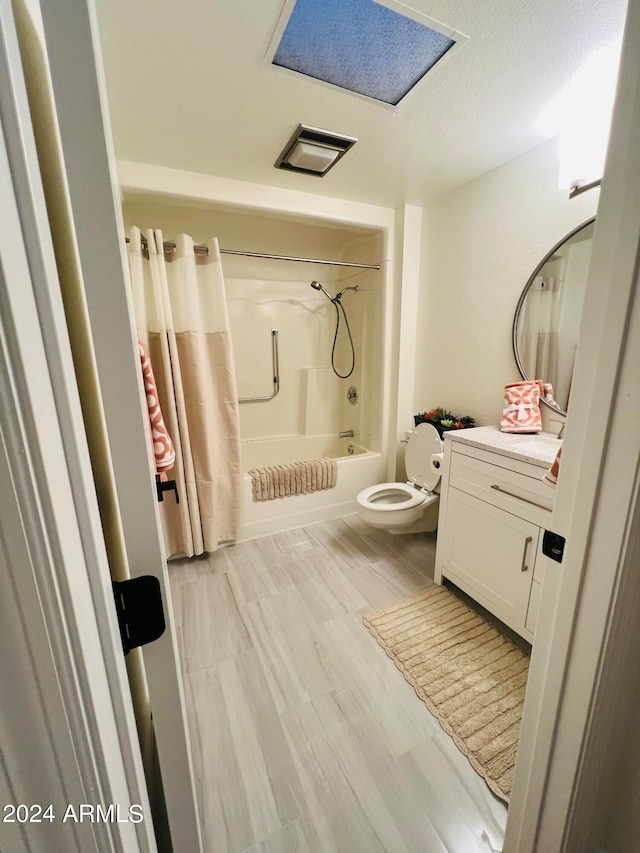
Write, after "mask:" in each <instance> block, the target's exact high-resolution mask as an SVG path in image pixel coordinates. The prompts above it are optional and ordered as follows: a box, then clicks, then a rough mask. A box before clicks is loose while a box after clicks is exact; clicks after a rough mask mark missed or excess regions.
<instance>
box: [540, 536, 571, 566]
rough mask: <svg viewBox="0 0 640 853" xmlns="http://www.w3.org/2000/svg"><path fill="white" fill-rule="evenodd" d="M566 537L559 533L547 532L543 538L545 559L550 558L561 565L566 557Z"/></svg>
mask: <svg viewBox="0 0 640 853" xmlns="http://www.w3.org/2000/svg"><path fill="white" fill-rule="evenodd" d="M565 541H566V540H565V538H564V536H560V534H559V533H554V532H553V530H545V532H544V536H543V537H542V553H543V554H544V555H545V557H550V558H551V559H552V560H555V561H556V563H561V562H562V558H563V556H564V546H565Z"/></svg>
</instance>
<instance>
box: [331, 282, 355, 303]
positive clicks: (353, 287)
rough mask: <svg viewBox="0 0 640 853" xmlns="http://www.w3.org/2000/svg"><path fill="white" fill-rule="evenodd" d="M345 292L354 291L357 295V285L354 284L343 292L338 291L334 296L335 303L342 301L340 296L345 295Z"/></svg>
mask: <svg viewBox="0 0 640 853" xmlns="http://www.w3.org/2000/svg"><path fill="white" fill-rule="evenodd" d="M347 290H355V292H356V293H357V292H358V285H357V284H355V285H353V286H352V287H345V288H344V290H341V291H340V293H336V296H335V298H336V301H337V300H340V299H342V294H343V293H346V292H347Z"/></svg>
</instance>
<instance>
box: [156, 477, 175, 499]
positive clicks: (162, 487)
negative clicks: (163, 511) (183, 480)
mask: <svg viewBox="0 0 640 853" xmlns="http://www.w3.org/2000/svg"><path fill="white" fill-rule="evenodd" d="M165 492H174V494H175V496H176V503H177V504H179V503H180V495H179V494H178V484H177V483H176V481H175V480H161V479H160V474H156V496H157V498H158V501H159V502H160V503H162V502H163V501H164V493H165Z"/></svg>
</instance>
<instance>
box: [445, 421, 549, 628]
mask: <svg viewBox="0 0 640 853" xmlns="http://www.w3.org/2000/svg"><path fill="white" fill-rule="evenodd" d="M444 445H445V450H444V473H443V477H442V484H441V490H440V492H441V494H440V515H439V524H438V545H437V551H436V568H435V580H436V583H442V581H443V578H448V579H449V580H451V581H452V582H453V583H454V584H455V585H456V586H458V587H459V588H460V589H462V590H464V592H466V593H467V594H468V595H470V596H471V597H472V598H473V599H474V600H475V601H477V602H478V603H479V604H481V605H482V606H483V607H485V608H486V609H487V610H489V611H490V612H491V613H493V614H494V615H495V616H497V617H498V619H500V620H501V621H502V622H504V623H505V624H506V625H508V626H509V627H510V628H512V629H513V630H514V631H516V632H517V633H518V634H520V635H521V636H522V637H524V638H525V639H527V640H529V642H532V641H533V638H534V633H535V626H536V620H537V616H538V607H539V604H540V593H541V590H542V583H543V580H544V574H545V571H546V570H547V569H548V570H549V571H554V570H557V568H558V567H557V564H556V563H553V561H551V560H549V559H548V558H547V557H545V556H544V555H543V553H542V535H543V533H544V530H545V528H547V529H548V528H549V526H550V522H551V510H552V509H553V501H554V497H555V489H553V488H552V487H550V486H549V485H547V484H546V483H545V482H543V480H542V476H543V474H544V473H545V471H546V470H547V469H548V468H549V466H550V465H551V463H552V462H553V460H554V458H555V455H556V452H557V450H558V448H559V447H560V445H561V442H560V441H559V440H558V439H557V438H555V437H554V436H552V435H549V434H542V435H509V434H506V433H501V432H500V430H499V429H498V428H497V427H493V426H490V427H477V428H475V429H465V430H456V431H451V432H448V433H445V442H444ZM547 564H550V568H548V565H547Z"/></svg>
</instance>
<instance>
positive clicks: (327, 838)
mask: <svg viewBox="0 0 640 853" xmlns="http://www.w3.org/2000/svg"><path fill="white" fill-rule="evenodd" d="M434 555H435V538H434V537H433V536H432V535H429V534H413V535H405V536H393V535H392V534H389V533H387V532H386V531H374V530H372V529H370V528H366V527H365V526H364V525H362V524H361V523H360V521H359V519H358V518H357V517H356V516H350V517H347V518H345V519H343V520H340V521H334V522H327V523H321V524H315V525H311V526H309V527H305V528H301V529H299V530H293V531H288V532H286V533H279V534H276V535H274V536H268V537H264V538H262V539H256V540H253V541H251V542H244V543H241V544H239V545H235V546H232V547H229V548H224V549H222V550H220V551H217V552H216V553H215V554H211V555H209V556H208V557H206V558H197V559H192V560H181V561H172V562H171V563H170V564H169V575H170V578H171V589H172V597H173V606H174V611H175V616H176V621H177V626H178V636H179V641H180V646H181V653H182V657H183V667H184V674H185V690H186V700H187V713H188V719H189V727H190V733H191V741H192V749H193V753H194V764H195V774H196V785H197V789H198V796H199V807H200V814H201V819H202V824H203V834H204V846H205V851H206V852H207V853H383V851H386V853H405V851H406V853H409V851H411V853H413V851H416V853H476V851H477V853H490V852H491V849H492V848H493V849H494V850H499V849H501V846H502V844H501V842H502V838H503V834H504V826H505V822H506V807H505V805H504V804H503V803H502V802H500V801H499V800H497V799H496V798H495V797H494V796H493V795H492V794H491V792H490V791H489V789H488V788H487V786H486V785H485V783H484V782H483V781H482V779H481V778H480V777H479V776H478V775H477V774H476V773H475V772H474V770H473V769H472V768H471V766H470V765H469V763H468V761H467V760H466V758H465V757H464V756H463V755H462V754H461V753H460V752H459V751H458V750H457V749H456V747H455V745H454V744H453V742H452V741H451V739H450V738H449V737H448V736H447V735H446V734H445V733H444V732H443V731H442V729H441V728H440V726H439V725H438V723H437V721H436V720H435V719H434V718H433V717H432V716H431V715H430V714H429V712H428V711H427V709H426V708H425V706H424V704H423V703H422V702H421V701H420V700H419V699H418V698H417V697H416V695H415V693H414V692H413V689H412V688H411V687H410V686H409V685H408V684H407V683H406V681H405V680H404V678H403V677H402V675H401V673H400V672H399V671H398V670H397V669H396V667H395V666H394V664H393V663H392V661H391V660H390V659H389V658H388V657H387V656H386V655H385V653H384V651H383V650H382V649H381V648H380V647H379V646H378V644H377V643H376V641H375V640H374V639H373V637H372V636H371V635H370V634H369V632H368V631H367V630H366V628H365V627H364V626H363V624H362V620H361V615H362V613H363V612H364V611H365V610H370V609H375V608H379V607H384V606H386V605H388V604H392V603H393V602H395V601H398V600H400V599H402V598H404V597H406V596H409V595H413V594H415V593H416V592H418V591H419V590H420V589H422V588H424V586H426V585H429V584H431V583H432V582H433V565H434ZM483 831H484V833H486V837H487V838H488V839H489V841H487V840H486V839H484V840H483V838H482V833H483Z"/></svg>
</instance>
